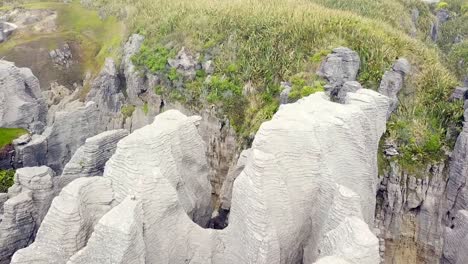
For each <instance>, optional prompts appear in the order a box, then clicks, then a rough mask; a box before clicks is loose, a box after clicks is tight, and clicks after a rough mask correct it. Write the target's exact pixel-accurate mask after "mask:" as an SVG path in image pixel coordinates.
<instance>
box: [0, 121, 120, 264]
mask: <svg viewBox="0 0 468 264" xmlns="http://www.w3.org/2000/svg"><path fill="white" fill-rule="evenodd" d="M127 135H128V132H127V131H126V130H114V131H107V132H104V133H101V134H99V135H97V136H95V137H92V138H88V139H87V140H86V142H85V144H84V145H83V146H82V147H80V148H79V149H78V150H77V151H76V153H75V155H74V156H73V157H72V159H71V160H70V162H69V163H68V164H67V165H66V166H65V169H64V171H63V174H62V175H61V176H60V177H54V175H55V174H54V172H53V171H52V170H51V169H50V168H48V167H45V166H43V167H31V168H22V169H18V170H17V172H16V175H15V184H14V185H13V186H12V187H11V188H10V189H9V191H8V196H9V197H10V199H9V200H7V201H3V202H2V204H3V203H5V202H8V203H11V202H10V200H13V202H14V201H15V200H14V199H15V198H14V197H16V196H19V195H23V194H24V193H27V194H28V195H29V196H30V198H31V199H30V202H31V203H32V206H31V207H27V208H26V209H25V210H26V211H25V212H23V213H24V214H25V215H29V216H30V218H28V220H31V219H32V221H33V225H32V228H30V227H29V225H27V226H26V227H23V226H22V225H21V224H18V225H17V226H16V228H13V227H8V228H7V227H5V232H2V234H1V235H0V237H2V235H4V236H5V238H9V239H6V240H2V239H0V249H2V250H3V249H4V248H7V249H5V250H4V251H5V256H4V259H2V258H0V263H1V260H6V259H7V258H9V257H11V255H13V253H14V252H15V251H16V250H18V249H20V248H23V247H25V246H27V245H28V244H29V243H31V242H32V241H33V239H34V237H35V236H36V232H37V230H38V229H39V227H40V226H41V223H42V220H43V219H44V217H45V215H46V214H47V212H48V210H49V207H50V205H51V203H52V199H53V198H54V197H55V196H57V195H58V194H59V193H60V192H61V191H62V189H63V188H64V187H65V186H66V185H67V184H69V183H70V182H72V181H73V180H75V179H78V178H81V177H91V176H99V175H102V173H103V172H104V165H105V163H106V162H107V160H108V159H109V158H110V157H111V156H112V155H113V154H114V152H115V149H116V147H117V142H119V141H120V140H121V139H122V138H124V137H126V136H127ZM23 196H24V195H23ZM29 196H28V197H29ZM22 201H23V200H22ZM1 207H2V208H3V206H1ZM4 217H8V215H7V214H5V216H4ZM7 222H8V221H7ZM4 225H5V224H4V223H3V222H0V230H1V229H2V227H4ZM15 232H16V233H19V234H20V235H15ZM24 238H28V240H27V243H26V240H24ZM25 243H26V244H25ZM10 244H13V245H15V246H9V245H10ZM6 252H8V254H7V253H6Z"/></svg>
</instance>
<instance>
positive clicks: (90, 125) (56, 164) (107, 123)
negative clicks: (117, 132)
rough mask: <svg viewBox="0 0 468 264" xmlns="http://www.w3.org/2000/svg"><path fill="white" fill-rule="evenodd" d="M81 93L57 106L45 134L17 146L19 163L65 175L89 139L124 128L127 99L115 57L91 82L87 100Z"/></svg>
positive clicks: (72, 95) (51, 112)
mask: <svg viewBox="0 0 468 264" xmlns="http://www.w3.org/2000/svg"><path fill="white" fill-rule="evenodd" d="M78 92H79V91H78ZM77 95H78V94H77V92H74V93H73V94H71V95H69V96H65V98H64V99H63V101H62V102H61V103H60V104H58V105H53V106H52V107H51V109H50V111H49V112H50V115H49V126H47V128H46V129H45V131H44V133H42V134H41V135H34V136H33V138H32V140H31V141H30V142H29V143H27V144H25V145H21V146H17V147H16V152H17V155H16V163H17V164H18V166H22V167H32V166H40V165H47V166H49V167H51V168H52V169H53V170H54V171H55V172H56V173H57V174H61V172H62V170H63V168H64V166H65V164H67V162H68V161H69V160H70V158H71V157H72V156H73V154H74V153H75V151H76V150H77V149H78V148H79V147H80V146H82V145H83V144H84V143H85V140H86V139H87V138H90V137H93V136H95V135H97V134H99V133H101V132H103V131H107V130H112V129H120V128H122V127H123V122H124V118H123V116H122V114H121V113H120V108H121V107H122V104H123V101H124V98H123V95H122V93H121V91H120V86H119V79H118V76H117V70H116V68H115V64H114V62H113V61H112V60H110V59H108V60H106V64H105V67H104V68H103V70H102V71H101V73H100V74H99V75H98V77H97V78H96V79H95V80H94V82H93V83H92V84H91V91H90V93H89V95H88V98H87V102H85V103H83V102H80V101H79V100H78V96H77Z"/></svg>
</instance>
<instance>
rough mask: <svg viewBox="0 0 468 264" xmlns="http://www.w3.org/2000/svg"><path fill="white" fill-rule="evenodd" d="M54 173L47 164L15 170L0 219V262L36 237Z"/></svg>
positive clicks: (49, 201) (49, 196)
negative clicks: (12, 182)
mask: <svg viewBox="0 0 468 264" xmlns="http://www.w3.org/2000/svg"><path fill="white" fill-rule="evenodd" d="M53 177H54V172H53V171H52V170H51V169H50V168H48V167H36V168H23V169H18V170H17V171H16V174H15V179H14V181H15V184H14V185H13V186H12V187H10V189H9V190H8V196H9V199H8V200H7V201H5V202H4V204H3V206H2V207H3V215H1V221H0V263H9V259H10V257H11V256H12V255H13V253H15V251H16V250H18V249H20V248H24V247H26V246H27V245H29V244H30V243H31V242H32V241H33V240H34V237H35V234H36V231H37V229H38V227H39V225H40V224H41V222H42V220H43V218H44V216H45V214H46V213H47V210H48V209H49V205H50V203H51V201H52V198H53V179H52V178H53Z"/></svg>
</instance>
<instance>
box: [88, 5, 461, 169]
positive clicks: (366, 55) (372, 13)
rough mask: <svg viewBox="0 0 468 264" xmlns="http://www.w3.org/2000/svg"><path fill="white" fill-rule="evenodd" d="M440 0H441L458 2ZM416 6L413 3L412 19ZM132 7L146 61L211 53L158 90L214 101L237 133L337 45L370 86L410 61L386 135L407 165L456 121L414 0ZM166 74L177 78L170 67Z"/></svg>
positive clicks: (445, 76) (441, 144)
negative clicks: (205, 64)
mask: <svg viewBox="0 0 468 264" xmlns="http://www.w3.org/2000/svg"><path fill="white" fill-rule="evenodd" d="M454 1H455V0H454ZM447 2H450V3H449V8H454V6H456V5H455V4H454V3H452V2H453V1H447ZM94 3H95V5H96V6H99V5H105V6H106V7H109V9H111V10H117V9H119V6H120V7H121V10H128V8H130V7H128V6H127V1H124V0H110V1H104V0H98V1H94ZM414 8H417V9H418V10H419V18H418V21H417V23H416V24H413V21H412V11H413V9H414ZM130 9H131V11H132V12H131V15H130V16H129V19H128V21H127V22H128V24H129V27H130V30H131V31H132V32H139V33H140V34H143V35H145V36H146V40H145V46H146V47H156V48H155V49H149V51H148V49H146V50H143V51H142V53H141V54H139V55H138V56H139V57H140V58H145V59H144V60H141V61H142V64H144V65H146V68H147V69H154V70H156V71H157V70H159V69H161V68H162V65H165V64H166V59H167V58H166V57H167V51H165V50H161V48H158V47H168V46H170V47H171V49H174V50H175V51H178V50H180V48H182V47H186V48H187V49H189V50H190V51H191V52H192V53H199V54H200V55H201V56H200V57H201V58H203V57H206V55H210V57H212V58H214V65H215V66H216V69H215V73H214V74H213V76H212V80H211V81H210V82H208V83H205V80H204V79H203V77H202V76H203V73H202V72H200V73H197V76H198V78H197V80H195V81H193V82H190V83H186V84H184V87H183V89H168V88H166V87H164V89H159V88H157V90H158V92H160V93H163V94H164V93H167V94H173V93H174V94H176V95H177V96H174V97H177V98H179V99H182V100H183V101H184V102H185V103H186V104H190V105H197V104H200V102H202V103H201V104H205V103H212V104H215V105H216V106H218V109H219V110H220V112H221V114H222V115H225V116H227V117H228V118H229V119H230V121H231V124H233V125H234V127H235V128H236V131H237V133H238V135H239V136H240V137H241V138H249V137H250V136H251V135H252V134H254V133H255V132H256V130H257V129H258V127H259V126H260V124H261V123H262V122H264V121H265V120H268V119H269V118H271V116H272V115H273V114H274V112H275V111H276V110H277V108H278V97H279V93H280V83H281V82H282V81H292V79H293V77H294V76H295V75H297V74H298V73H307V74H309V75H313V74H314V73H315V71H316V70H317V66H318V64H319V61H320V59H321V58H323V56H325V55H326V54H327V52H326V51H328V52H329V51H330V50H332V49H333V48H336V47H338V46H346V47H349V48H351V49H353V50H355V51H356V52H357V53H358V54H359V56H360V58H361V62H362V63H361V69H360V72H359V76H358V80H359V81H360V82H361V84H362V85H363V86H364V87H366V88H370V89H377V87H378V86H379V83H380V81H381V78H382V75H383V74H384V72H385V70H387V69H389V68H390V67H391V65H392V63H393V62H394V61H395V60H396V59H397V58H400V57H405V58H407V59H408V60H409V61H410V62H411V63H412V65H413V72H412V74H411V75H410V76H409V77H408V78H407V80H406V87H405V90H404V91H402V93H401V98H400V101H401V105H400V108H399V110H398V112H397V113H396V114H394V115H393V117H392V120H391V124H390V125H389V128H388V136H389V137H393V138H394V139H395V141H397V142H398V144H399V145H400V147H401V148H402V149H404V151H403V152H405V153H409V154H407V156H408V157H409V158H406V157H405V155H406V154H405V155H403V156H404V157H401V159H405V160H407V161H408V166H413V165H418V166H419V165H421V164H424V163H427V162H431V161H432V160H435V159H439V158H440V157H441V156H443V155H440V154H441V153H443V150H444V148H449V147H450V146H451V144H452V143H451V142H450V140H448V139H447V138H446V132H447V129H448V128H449V127H451V126H454V125H455V126H459V122H460V120H461V115H462V112H463V107H460V106H459V105H457V104H454V103H450V102H448V99H449V97H450V94H451V92H452V91H453V88H454V87H455V86H456V85H457V84H458V83H457V78H456V76H455V75H454V74H453V73H451V72H450V71H449V70H448V68H447V67H446V66H445V65H446V64H444V63H445V61H444V60H443V59H441V53H440V51H439V50H438V49H437V48H436V47H434V45H432V44H427V43H426V42H425V40H426V38H427V36H428V34H427V33H428V32H427V31H428V30H429V28H430V24H431V22H432V21H433V19H434V16H433V15H432V14H431V10H430V8H429V7H428V6H427V5H425V4H423V3H422V2H421V1H419V0H397V1H387V0H372V1H371V0H357V1H349V0H346V1H345V0H269V1H265V0H255V1H248V0H238V1H215V0H199V1H192V0H173V1H165V0H136V1H133V2H132V3H131V8H130ZM414 33H416V38H415V37H414ZM148 52H149V54H145V53H148ZM146 58H149V59H146ZM165 74H166V75H167V76H170V79H177V78H176V76H175V75H174V72H172V73H171V72H165ZM247 84H248V85H247ZM321 86H322V83H320V80H318V79H313V78H312V79H311V81H310V82H308V81H307V80H306V83H305V84H296V85H295V87H294V88H293V94H292V96H293V97H295V99H296V98H297V99H298V98H300V97H302V96H307V95H308V94H311V93H313V92H316V91H319V90H321V89H322V88H321ZM205 101H206V102H205ZM403 132H405V133H406V134H405V136H403V135H404V134H401V133H403Z"/></svg>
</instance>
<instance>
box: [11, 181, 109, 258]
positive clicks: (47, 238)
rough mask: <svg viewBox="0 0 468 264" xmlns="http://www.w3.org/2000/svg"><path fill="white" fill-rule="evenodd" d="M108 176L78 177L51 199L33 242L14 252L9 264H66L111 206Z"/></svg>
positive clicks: (84, 242) (82, 245) (81, 246)
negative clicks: (49, 206) (48, 208)
mask: <svg viewBox="0 0 468 264" xmlns="http://www.w3.org/2000/svg"><path fill="white" fill-rule="evenodd" d="M110 184H111V183H110V181H109V179H105V178H103V177H91V178H81V179H78V180H76V181H74V182H73V183H71V184H70V185H68V186H67V187H66V188H65V189H63V190H62V192H61V194H60V196H58V197H57V198H56V199H54V201H53V202H52V205H51V208H50V210H49V212H48V213H47V216H46V217H45V219H44V221H43V223H42V225H41V227H40V229H39V232H38V233H37V237H36V241H35V242H34V243H33V244H31V245H30V246H29V247H27V248H25V249H21V250H19V251H18V252H16V253H15V255H14V256H13V258H12V261H11V263H38V264H40V263H44V264H45V263H49V264H53V263H66V262H67V260H68V259H69V258H70V257H71V256H72V255H73V254H74V253H76V252H77V251H78V250H79V249H81V248H83V247H84V246H85V245H86V242H87V240H88V238H89V236H90V235H91V233H92V232H93V227H94V226H95V224H96V223H97V222H98V221H99V219H100V218H101V217H102V216H103V215H104V214H105V213H106V212H108V211H109V210H110V209H111V203H112V201H113V192H112V188H111V185H110Z"/></svg>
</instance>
